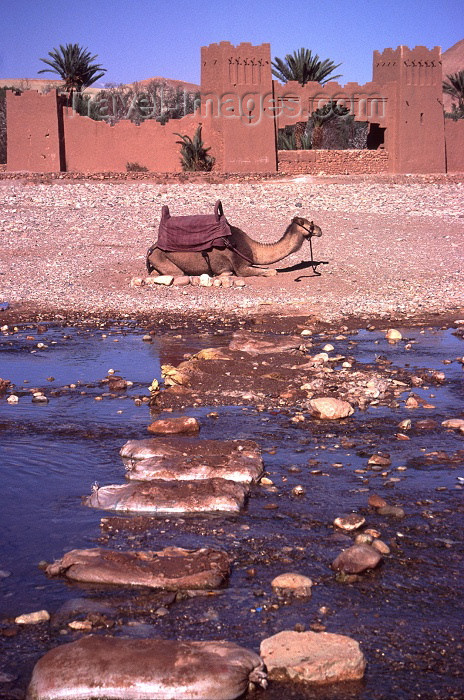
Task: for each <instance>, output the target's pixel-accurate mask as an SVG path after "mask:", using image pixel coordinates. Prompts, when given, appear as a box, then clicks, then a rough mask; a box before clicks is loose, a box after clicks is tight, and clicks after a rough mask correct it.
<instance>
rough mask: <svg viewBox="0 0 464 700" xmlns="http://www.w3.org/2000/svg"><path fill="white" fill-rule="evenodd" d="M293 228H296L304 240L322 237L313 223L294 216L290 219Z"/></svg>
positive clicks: (319, 230)
mask: <svg viewBox="0 0 464 700" xmlns="http://www.w3.org/2000/svg"><path fill="white" fill-rule="evenodd" d="M293 226H297V227H298V228H299V229H300V231H301V233H302V234H303V236H304V237H305V238H311V236H317V237H319V236H322V230H321V228H320V227H319V226H318V225H317V224H315V223H314V222H313V221H308V219H303V217H302V216H295V217H294V218H293V219H292V227H293ZM301 229H302V230H301Z"/></svg>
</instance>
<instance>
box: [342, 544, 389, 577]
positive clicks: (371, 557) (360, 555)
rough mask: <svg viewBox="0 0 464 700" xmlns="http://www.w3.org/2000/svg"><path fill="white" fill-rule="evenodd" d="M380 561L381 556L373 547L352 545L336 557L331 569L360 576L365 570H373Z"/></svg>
mask: <svg viewBox="0 0 464 700" xmlns="http://www.w3.org/2000/svg"><path fill="white" fill-rule="evenodd" d="M381 561H382V556H381V554H380V553H379V552H378V551H377V550H376V549H374V547H371V546H370V545H369V544H354V545H353V546H352V547H348V549H345V550H343V552H341V553H340V554H339V555H338V557H337V558H336V559H335V561H333V562H332V569H334V570H335V571H343V573H345V574H360V573H362V572H363V571H366V570H367V569H375V567H376V566H377V565H378V564H380V562H381Z"/></svg>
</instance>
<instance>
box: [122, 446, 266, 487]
mask: <svg viewBox="0 0 464 700" xmlns="http://www.w3.org/2000/svg"><path fill="white" fill-rule="evenodd" d="M120 454H121V456H122V457H123V460H124V463H125V465H126V469H127V473H126V476H127V478H128V479H137V480H138V481H149V480H154V479H164V480H166V481H169V480H172V479H173V480H182V481H185V480H186V481H191V480H195V479H212V478H215V477H220V478H222V479H229V480H231V481H237V482H243V483H250V482H252V481H257V480H258V479H259V477H260V476H261V474H262V473H263V460H262V458H261V454H260V451H259V447H258V445H257V444H256V443H255V442H253V441H252V440H202V441H201V442H196V443H192V442H188V443H187V442H185V440H183V439H182V438H165V439H162V438H159V439H157V438H153V439H152V440H151V441H150V440H129V441H128V442H126V444H125V445H123V447H122V448H121V451H120ZM148 454H149V455H150V456H149V457H148V458H145V459H140V458H139V455H148Z"/></svg>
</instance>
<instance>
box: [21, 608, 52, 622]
mask: <svg viewBox="0 0 464 700" xmlns="http://www.w3.org/2000/svg"><path fill="white" fill-rule="evenodd" d="M49 619H50V614H49V613H48V611H47V610H37V611H36V612H32V613H24V614H23V615H18V617H15V622H16V624H17V625H36V624H38V623H39V622H47V621H48V620H49Z"/></svg>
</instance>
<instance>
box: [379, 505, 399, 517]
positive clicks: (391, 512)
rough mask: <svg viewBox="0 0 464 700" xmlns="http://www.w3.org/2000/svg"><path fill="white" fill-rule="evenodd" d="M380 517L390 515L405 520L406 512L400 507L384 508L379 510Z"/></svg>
mask: <svg viewBox="0 0 464 700" xmlns="http://www.w3.org/2000/svg"><path fill="white" fill-rule="evenodd" d="M377 512H378V514H379V515H389V516H391V517H393V518H404V516H405V512H404V510H403V508H401V507H400V506H384V507H383V508H379V509H378V511H377Z"/></svg>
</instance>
